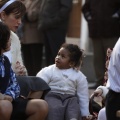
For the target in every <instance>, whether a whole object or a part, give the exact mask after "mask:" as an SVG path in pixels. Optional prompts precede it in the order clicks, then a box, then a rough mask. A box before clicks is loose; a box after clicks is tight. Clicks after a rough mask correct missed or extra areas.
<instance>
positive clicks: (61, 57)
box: [55, 47, 71, 69]
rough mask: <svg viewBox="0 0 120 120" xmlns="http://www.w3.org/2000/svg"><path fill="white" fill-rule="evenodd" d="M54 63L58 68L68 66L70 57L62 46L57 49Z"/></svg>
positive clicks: (66, 67)
mask: <svg viewBox="0 0 120 120" xmlns="http://www.w3.org/2000/svg"><path fill="white" fill-rule="evenodd" d="M55 64H56V67H58V68H59V69H68V68H70V67H71V66H70V65H71V61H70V57H69V51H68V50H66V49H65V48H63V47H62V48H61V49H60V50H59V51H58V54H57V56H56V58H55Z"/></svg>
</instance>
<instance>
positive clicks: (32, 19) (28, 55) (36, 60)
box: [21, 0, 43, 76]
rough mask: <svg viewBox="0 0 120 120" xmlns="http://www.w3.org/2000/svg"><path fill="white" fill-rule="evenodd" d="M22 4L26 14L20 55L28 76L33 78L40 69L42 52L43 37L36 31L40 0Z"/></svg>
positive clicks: (27, 0) (29, 0) (27, 1)
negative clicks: (21, 54)
mask: <svg viewBox="0 0 120 120" xmlns="http://www.w3.org/2000/svg"><path fill="white" fill-rule="evenodd" d="M23 3H24V4H25V6H26V14H25V16H24V17H23V23H22V26H23V28H22V30H23V37H22V39H21V44H22V53H23V59H24V63H25V66H26V68H27V70H28V75H30V76H35V75H36V74H37V72H38V71H39V70H40V69H41V64H42V52H43V35H42V34H41V33H40V31H38V12H39V9H40V5H41V0H25V1H23Z"/></svg>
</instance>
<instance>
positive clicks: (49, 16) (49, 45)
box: [38, 0, 72, 66]
mask: <svg viewBox="0 0 120 120" xmlns="http://www.w3.org/2000/svg"><path fill="white" fill-rule="evenodd" d="M71 9H72V0H42V3H41V7H40V11H39V21H38V28H39V30H40V31H42V32H43V34H44V40H45V57H46V64H47V66H48V65H50V64H53V63H54V58H55V56H56V55H57V52H58V50H59V48H60V46H61V45H62V44H63V43H64V42H65V37H66V33H67V28H68V20H69V14H70V11H71Z"/></svg>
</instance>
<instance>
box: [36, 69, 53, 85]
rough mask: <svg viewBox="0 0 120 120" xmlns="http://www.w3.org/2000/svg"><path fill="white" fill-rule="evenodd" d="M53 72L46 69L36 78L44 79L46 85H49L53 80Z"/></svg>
mask: <svg viewBox="0 0 120 120" xmlns="http://www.w3.org/2000/svg"><path fill="white" fill-rule="evenodd" d="M51 72H52V70H50V69H49V67H45V68H43V69H42V70H40V71H39V72H38V73H37V75H36V76H37V77H40V78H42V79H43V80H44V81H45V82H46V83H49V82H50V78H51Z"/></svg>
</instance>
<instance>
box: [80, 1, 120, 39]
mask: <svg viewBox="0 0 120 120" xmlns="http://www.w3.org/2000/svg"><path fill="white" fill-rule="evenodd" d="M82 11H83V14H84V17H85V19H86V20H87V22H88V28H89V36H90V37H91V38H111V37H119V36H120V0H86V1H85V4H84V5H83V7H82Z"/></svg>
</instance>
